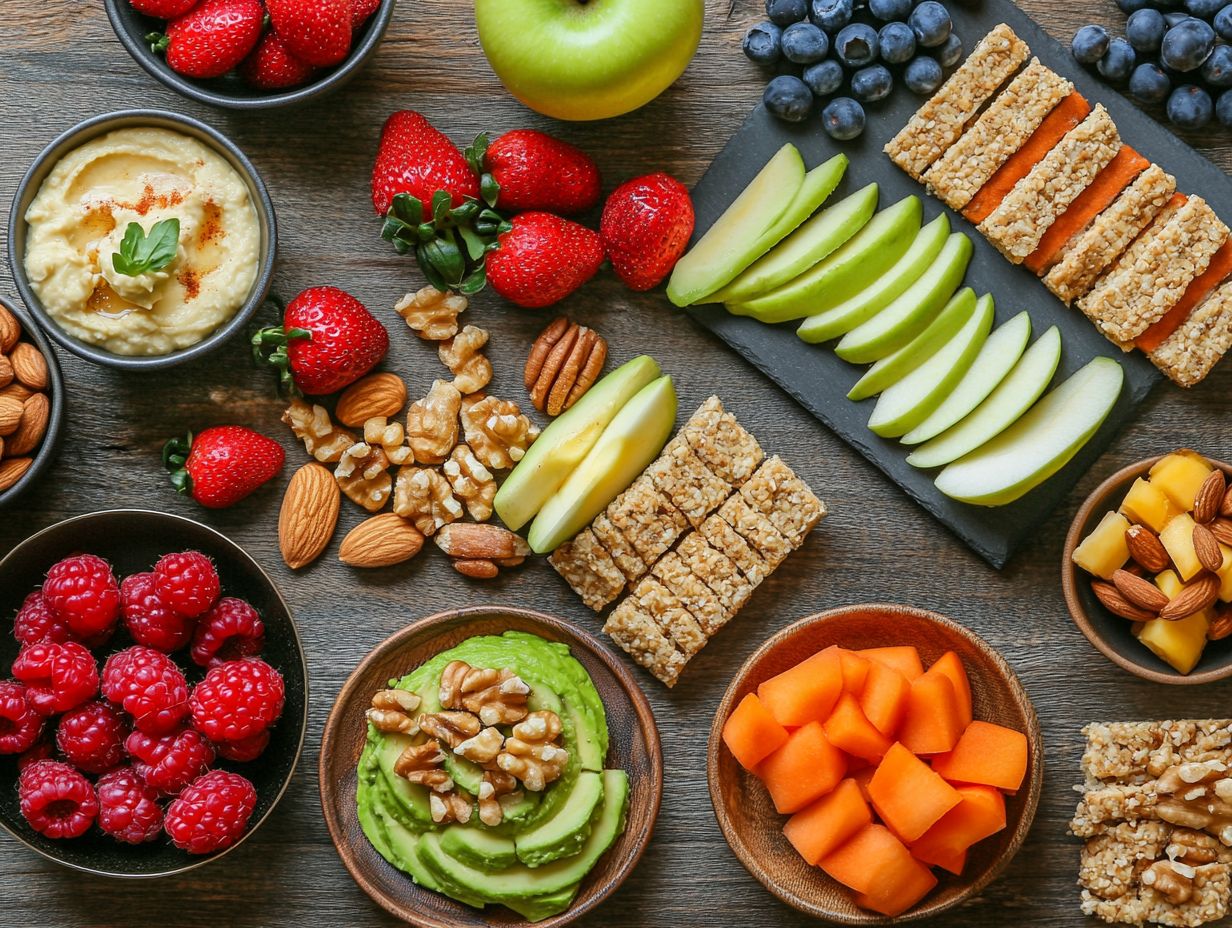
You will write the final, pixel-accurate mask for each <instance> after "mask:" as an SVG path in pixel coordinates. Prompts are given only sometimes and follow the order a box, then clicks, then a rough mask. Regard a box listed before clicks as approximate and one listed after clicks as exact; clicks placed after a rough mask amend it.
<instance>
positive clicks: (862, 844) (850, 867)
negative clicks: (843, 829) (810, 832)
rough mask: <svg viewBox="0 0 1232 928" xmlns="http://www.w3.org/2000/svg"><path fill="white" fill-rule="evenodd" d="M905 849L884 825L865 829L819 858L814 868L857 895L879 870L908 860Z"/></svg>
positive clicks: (868, 887) (909, 856)
mask: <svg viewBox="0 0 1232 928" xmlns="http://www.w3.org/2000/svg"><path fill="white" fill-rule="evenodd" d="M910 859H911V852H910V851H909V850H907V846H906V845H905V844H903V842H901V841H899V840H898V838H896V837H894V835H893V834H891V832H890V829H888V828H886V827H885V825H877V824H873V825H865V826H864V827H863V828H861V829H860V830H859V831H857V832H856V833H855V834H854V835H852V836H851V837H850V838H848V839H847V840H846V841H844V842H843V843H842V844H840V845H839V846H838V847H837V848H836V849H835V850H833V851H831V852H830V853H829V854H827V855H826V856H825V857H823V858H821V860H820V861H819V862H818V864H817V866H819V867H821V869H822V870H824V871H825V872H826V873H828V874H830V876H832V877H834V879H836V880H838V881H839V882H840V883H842V884H843V885H844V886H846V887H848V888H849V889H854V890H855V891H856V892H858V893H865V892H868V891H869V889H870V888H871V887H872V884H873V878H874V876H875V871H876V870H877V868H878V867H879V866H883V865H886V864H892V863H894V862H896V861H897V862H901V861H903V860H910Z"/></svg>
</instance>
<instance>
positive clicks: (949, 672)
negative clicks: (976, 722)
mask: <svg viewBox="0 0 1232 928" xmlns="http://www.w3.org/2000/svg"><path fill="white" fill-rule="evenodd" d="M928 669H929V670H933V671H936V672H937V673H939V674H943V675H944V676H946V677H948V678H949V680H950V682H951V683H953V684H954V695H955V696H957V697H958V712H959V718H960V719H961V721H962V727H963V728H966V727H967V726H968V725H970V724H971V718H972V715H971V681H970V680H969V679H967V670H966V668H965V667H963V662H962V658H961V657H959V656H958V655H957V654H955V653H954V652H953V651H946V652H945V653H944V654H942V655H941V656H940V657H939V658H937V660H936V661H935V662H934V663H933V665H932V666H931V667H929V668H928Z"/></svg>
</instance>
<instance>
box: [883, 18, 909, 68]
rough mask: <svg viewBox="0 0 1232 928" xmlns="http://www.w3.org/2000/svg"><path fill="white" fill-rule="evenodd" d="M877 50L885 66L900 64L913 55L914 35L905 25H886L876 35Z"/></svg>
mask: <svg viewBox="0 0 1232 928" xmlns="http://www.w3.org/2000/svg"><path fill="white" fill-rule="evenodd" d="M877 50H878V51H880V52H881V60H882V61H884V62H886V63H887V64H902V63H903V62H904V61H910V60H911V59H912V57H913V56H914V55H915V33H914V32H912V31H911V27H910V26H908V25H907V24H906V23H886V24H885V25H884V26H882V27H881V31H880V32H878V33H877Z"/></svg>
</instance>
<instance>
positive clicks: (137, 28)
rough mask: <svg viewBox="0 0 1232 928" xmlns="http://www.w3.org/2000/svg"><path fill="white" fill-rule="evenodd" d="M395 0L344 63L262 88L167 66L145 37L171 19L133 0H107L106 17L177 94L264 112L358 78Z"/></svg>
mask: <svg viewBox="0 0 1232 928" xmlns="http://www.w3.org/2000/svg"><path fill="white" fill-rule="evenodd" d="M394 2H395V0H381V5H380V7H379V8H378V9H377V11H376V12H375V13H373V14H372V15H371V16H370V17H368V19H367V21H366V22H365V23H364V24H363V25H362V26H360V27H359V30H358V31H357V32H356V33H355V34H354V35H353V36H352V43H351V52H350V54H348V55H347V57H346V58H344V59H343V60H342V62H341V63H340V64H336V65H334V66H333V67H332V68H324V69H322V70H321V71H319V72H318V74H317V76H316V78H315V79H313V80H312V81H310V82H309V83H307V84H303V85H301V86H299V87H292V88H290V89H288V90H276V91H275V90H257V89H255V88H252V87H249V86H248V85H247V84H245V83H244V82H243V81H242V80H240V78H239V77H238V76H237V75H235V74H228V75H225V76H223V77H218V78H214V79H212V80H197V79H195V78H191V77H184V76H183V75H180V74H177V73H176V72H175V71H173V70H171V68H169V67H168V66H167V61H166V59H165V57H164V56H163V55H162V54H161V53H159V52H154V51H151V50H150V43H149V42H147V41H146V39H145V37H146V36H147V35H148V34H150V33H151V32H163V31H164V30H165V29H166V23H164V22H163V21H162V20H160V19H154V18H152V17H149V16H145V15H143V14H141V13H138V12H137V11H136V10H134V9H133V7H132V4H131V3H129V0H104V3H105V5H106V7H107V18H108V19H110V20H111V28H112V29H114V30H115V34H116V36H117V37H118V38H119V40H120V43H121V44H122V45H123V46H124V47H125V49H127V50H128V53H129V54H130V55H132V56H133V58H134V60H136V62H137V64H139V65H141V67H143V68H145V70H146V71H147V72H148V73H149V74H150V76H151V77H153V78H154V79H155V80H157V81H159V82H160V83H162V84H164V85H165V86H167V87H170V88H171V89H172V90H174V91H175V92H176V93H180V94H183V95H184V96H186V97H190V98H191V99H193V100H200V101H201V102H202V103H208V104H210V105H211V106H221V107H224V108H226V109H236V110H259V109H269V108H272V107H277V106H296V105H299V104H302V103H308V102H309V101H311V100H316V99H318V98H319V97H323V96H325V95H326V94H329V93H332V92H333V91H335V90H337V89H338V88H339V87H341V86H343V85H344V84H345V83H347V81H349V80H350V79H351V78H353V77H354V76H355V75H356V74H357V73H359V71H360V69H361V68H363V66H364V65H365V64H366V63H367V61H368V59H369V58H371V57H372V55H373V53H374V52H375V51H376V48H377V46H378V45H380V44H381V39H383V38H384V37H385V30H386V29H388V28H389V21H390V20H391V19H392V18H393V15H394Z"/></svg>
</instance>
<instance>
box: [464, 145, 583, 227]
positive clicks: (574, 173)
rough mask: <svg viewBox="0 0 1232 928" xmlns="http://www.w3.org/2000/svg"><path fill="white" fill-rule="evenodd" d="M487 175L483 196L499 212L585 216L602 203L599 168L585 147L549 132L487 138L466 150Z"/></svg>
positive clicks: (484, 180) (476, 165)
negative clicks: (584, 149)
mask: <svg viewBox="0 0 1232 928" xmlns="http://www.w3.org/2000/svg"><path fill="white" fill-rule="evenodd" d="M466 155H467V159H468V160H469V161H470V163H471V167H472V168H474V169H475V171H476V173H479V174H481V175H483V177H482V185H483V186H482V190H483V195H484V198H485V199H486V200H487V201H488V202H489V203H491V204H492V205H494V206H495V207H496V208H497V209H501V210H507V211H509V212H514V213H520V212H525V211H526V210H546V211H547V212H549V213H556V214H557V215H561V216H570V215H573V214H575V213H584V212H586V210H588V209H590V208H591V207H593V206H594V205H595V204H596V203H598V202H599V193H600V178H599V167H598V165H596V164H595V162H594V161H593V160H592V159H591V157H590V156H589V155H587V154H586V153H585V152H584V151H582V150H581V149H580V148H577V147H575V146H573V145H570V144H569V143H568V142H562V141H561V140H560V139H558V138H554V137H552V136H550V135H548V134H547V133H546V132H537V131H535V130H534V129H514V130H512V131H510V132H506V133H505V134H503V135H500V136H498V137H497V138H495V139H493V140H492V141H489V140H488V137H487V136H486V135H481V136H479V138H477V139H475V144H474V145H472V146H471V147H470V148H468V149H467V150H466Z"/></svg>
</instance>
